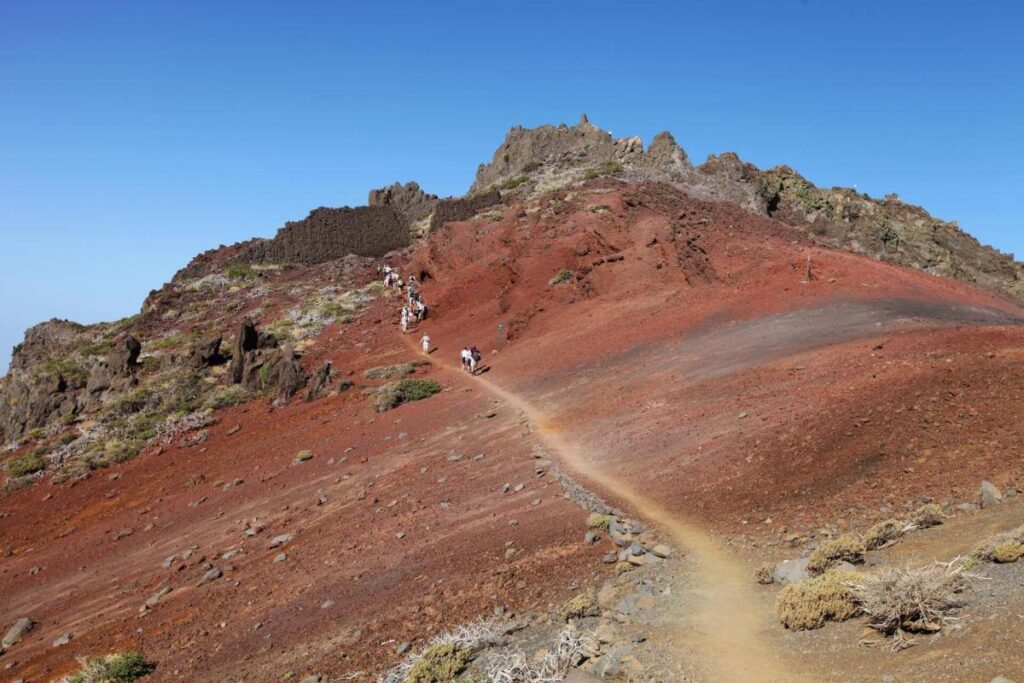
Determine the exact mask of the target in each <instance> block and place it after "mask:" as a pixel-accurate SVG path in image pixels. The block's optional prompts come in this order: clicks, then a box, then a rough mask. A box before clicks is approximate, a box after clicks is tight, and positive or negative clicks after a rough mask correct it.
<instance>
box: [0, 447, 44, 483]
mask: <svg viewBox="0 0 1024 683" xmlns="http://www.w3.org/2000/svg"><path fill="white" fill-rule="evenodd" d="M5 469H6V470H7V475H8V476H9V477H12V478H15V479H16V478H18V477H23V476H25V475H27V474H34V473H36V472H40V471H42V470H45V469H46V460H44V459H43V457H42V456H41V455H39V454H38V453H25V454H24V455H15V456H13V457H11V458H8V459H7V462H6V463H5Z"/></svg>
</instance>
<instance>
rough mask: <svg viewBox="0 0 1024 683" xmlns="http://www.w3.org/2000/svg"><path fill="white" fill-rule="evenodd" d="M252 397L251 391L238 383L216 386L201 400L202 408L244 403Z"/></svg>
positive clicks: (224, 406) (227, 406)
mask: <svg viewBox="0 0 1024 683" xmlns="http://www.w3.org/2000/svg"><path fill="white" fill-rule="evenodd" d="M252 397H253V394H252V392H251V391H249V390H248V389H246V388H245V387H243V386H241V385H238V384H233V385H230V386H218V387H217V388H216V389H214V390H213V391H212V392H211V393H210V394H209V396H207V397H206V398H205V399H204V400H203V408H208V409H211V410H218V409H220V408H229V407H231V406H236V405H238V404H239V403H245V402H246V401H248V400H249V399H251V398H252Z"/></svg>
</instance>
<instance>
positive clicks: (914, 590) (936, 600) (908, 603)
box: [853, 563, 964, 650]
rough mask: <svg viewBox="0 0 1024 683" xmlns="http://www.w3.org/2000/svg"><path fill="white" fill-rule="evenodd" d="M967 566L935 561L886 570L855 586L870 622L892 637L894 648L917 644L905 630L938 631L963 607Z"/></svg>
mask: <svg viewBox="0 0 1024 683" xmlns="http://www.w3.org/2000/svg"><path fill="white" fill-rule="evenodd" d="M963 571H964V570H963V566H962V565H959V564H954V563H950V564H948V565H947V564H938V563H937V564H933V565H928V566H925V567H920V568H917V569H911V568H910V567H907V568H905V569H895V568H894V569H884V570H882V571H881V572H879V573H878V574H875V575H873V576H868V577H865V578H864V579H863V580H862V581H861V582H860V583H858V584H857V585H856V586H854V587H853V593H854V595H855V596H856V600H857V604H858V605H859V606H860V609H861V610H862V611H863V612H864V613H865V614H866V615H867V617H868V625H869V626H871V628H873V629H875V630H877V631H879V632H880V633H883V634H885V635H886V636H889V637H890V638H892V648H893V650H901V649H903V648H905V647H909V646H910V645H912V644H913V641H911V640H908V639H907V637H906V636H905V633H908V632H910V633H934V632H936V631H938V630H940V629H941V628H942V625H943V624H944V623H945V621H946V619H947V618H948V617H949V615H950V613H951V612H952V611H953V610H954V609H955V608H956V607H958V606H959V601H958V599H957V594H958V593H959V592H960V591H961V590H962V589H963V587H964V576H963Z"/></svg>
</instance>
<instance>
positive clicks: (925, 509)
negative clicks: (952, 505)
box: [910, 503, 946, 529]
mask: <svg viewBox="0 0 1024 683" xmlns="http://www.w3.org/2000/svg"><path fill="white" fill-rule="evenodd" d="M945 519H946V515H945V514H944V513H943V512H942V506H940V505H939V504H938V503H928V504H927V505H922V506H921V507H919V508H917V509H916V510H914V511H913V512H912V513H910V523H911V524H913V525H914V526H916V527H917V528H918V529H927V528H929V527H933V526H938V525H940V524H942V522H944V521H945Z"/></svg>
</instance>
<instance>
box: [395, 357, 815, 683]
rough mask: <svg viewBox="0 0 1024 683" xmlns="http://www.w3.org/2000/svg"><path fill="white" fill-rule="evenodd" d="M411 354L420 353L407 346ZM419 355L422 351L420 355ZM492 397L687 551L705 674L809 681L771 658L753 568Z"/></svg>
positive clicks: (540, 417) (691, 634)
mask: <svg viewBox="0 0 1024 683" xmlns="http://www.w3.org/2000/svg"><path fill="white" fill-rule="evenodd" d="M408 341H409V342H410V346H413V348H414V349H415V348H416V347H415V346H414V345H413V344H412V343H411V341H412V340H408ZM417 350H418V349H417ZM431 360H432V362H433V363H434V365H435V366H438V367H440V368H443V369H444V370H446V371H449V372H460V371H459V370H458V369H457V368H456V367H455V366H454V365H453V364H450V363H448V362H447V361H444V360H439V359H436V358H432V359H431ZM473 379H474V380H476V382H477V383H478V384H480V385H482V386H483V387H485V388H486V389H487V390H488V391H489V392H490V393H491V394H493V395H495V396H497V397H499V398H501V399H502V400H503V401H505V402H506V404H507V405H509V406H510V407H512V408H514V409H516V410H519V411H521V412H522V413H523V415H524V416H525V417H526V418H527V419H528V420H529V422H530V423H531V425H532V426H533V428H534V431H535V433H536V434H537V435H538V437H539V438H541V439H542V440H543V441H544V442H545V445H546V446H547V447H548V448H549V449H551V450H552V451H554V452H555V453H556V454H557V456H558V457H559V458H560V459H561V460H562V462H563V463H564V464H565V465H566V466H567V467H568V468H569V469H571V470H573V471H574V472H575V474H577V475H578V476H579V477H581V478H582V479H585V480H588V481H589V482H590V483H592V484H594V485H595V486H596V487H597V488H599V489H600V491H601V493H604V494H607V495H608V496H610V497H612V498H614V499H617V500H620V501H623V502H625V503H626V504H627V505H629V506H630V507H632V508H633V509H634V510H635V512H636V513H637V514H638V515H640V516H641V517H643V518H645V519H646V520H647V521H648V522H650V523H652V524H654V525H657V526H658V527H660V528H661V529H662V530H663V531H665V532H666V533H668V534H669V535H670V536H671V538H672V539H673V540H674V542H675V543H676V544H677V545H678V546H679V547H680V548H683V549H685V550H686V552H687V553H688V557H689V559H690V560H691V563H690V564H688V565H687V566H688V567H692V568H693V570H694V572H693V575H692V577H691V578H692V579H693V580H694V581H695V582H696V590H695V597H696V598H697V602H698V604H697V605H695V606H694V609H693V610H691V611H688V612H686V613H685V614H684V616H683V617H682V620H683V622H684V623H681V624H680V629H679V631H680V632H679V634H678V637H679V639H680V644H681V645H685V646H686V647H687V649H688V650H690V651H692V652H694V653H696V654H697V656H698V658H699V661H697V662H686V664H687V665H688V666H694V665H696V666H697V667H699V668H701V669H703V670H704V671H706V673H707V676H708V680H714V681H801V680H812V678H811V677H810V676H809V675H802V674H800V673H798V672H795V671H793V670H792V669H791V668H790V667H789V666H788V664H787V663H786V662H784V661H783V660H782V657H781V656H780V655H779V654H778V653H776V652H773V651H772V647H771V644H770V640H771V639H770V637H769V636H768V634H767V631H768V629H769V628H770V627H771V625H770V624H769V622H768V620H767V615H770V614H772V612H773V610H772V609H771V606H770V605H769V604H767V602H768V599H767V598H766V594H765V593H763V592H760V593H759V592H756V591H754V590H753V586H754V583H753V581H752V579H751V574H750V568H749V567H747V566H746V565H744V564H743V563H742V562H740V561H739V560H737V559H736V558H735V557H733V556H732V554H731V553H729V552H728V551H727V550H726V549H725V548H723V547H722V545H721V543H720V542H719V541H718V540H716V539H715V538H714V537H713V536H712V535H711V534H710V533H709V532H707V531H706V530H705V529H703V528H701V527H700V526H698V525H696V524H694V523H692V522H690V521H688V520H685V519H683V518H681V517H679V516H678V515H675V514H673V513H672V512H671V511H669V510H668V509H667V508H665V507H664V506H662V505H661V504H659V503H658V502H656V501H654V500H652V499H650V498H648V497H646V496H644V495H643V494H642V493H640V492H638V491H636V490H634V489H633V488H631V487H630V486H629V485H628V484H626V483H625V482H623V481H622V480H621V479H620V478H618V477H614V476H611V475H609V474H607V473H606V472H604V471H602V470H601V469H600V468H599V467H598V466H597V465H596V464H595V463H594V462H592V461H590V460H588V459H587V458H586V457H585V456H584V455H583V453H582V452H581V451H580V449H579V448H577V447H576V446H575V445H573V444H571V443H569V442H568V441H566V440H565V439H564V438H563V437H562V434H561V432H560V430H559V429H558V426H557V425H556V424H555V423H554V422H553V421H552V420H550V419H549V418H548V417H547V416H546V415H545V414H544V413H543V412H542V411H540V410H539V409H538V408H536V407H534V406H533V405H532V404H531V403H530V402H529V401H527V400H525V399H524V398H522V397H520V396H519V395H517V394H514V393H512V392H510V391H508V390H506V389H503V388H502V387H500V386H498V385H497V384H495V383H494V382H491V381H490V380H488V379H486V378H484V377H481V376H479V375H477V376H475V377H474V378H473Z"/></svg>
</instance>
